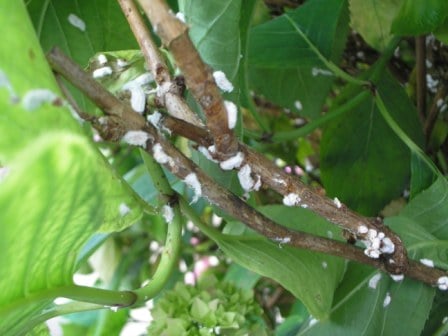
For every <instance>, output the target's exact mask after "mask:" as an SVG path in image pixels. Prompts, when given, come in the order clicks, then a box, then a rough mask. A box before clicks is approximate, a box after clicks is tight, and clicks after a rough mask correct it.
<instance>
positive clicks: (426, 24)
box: [392, 0, 448, 35]
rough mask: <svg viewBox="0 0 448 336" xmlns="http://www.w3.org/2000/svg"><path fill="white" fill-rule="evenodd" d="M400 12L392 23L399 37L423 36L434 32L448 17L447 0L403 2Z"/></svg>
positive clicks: (394, 31)
mask: <svg viewBox="0 0 448 336" xmlns="http://www.w3.org/2000/svg"><path fill="white" fill-rule="evenodd" d="M402 2H403V4H402V5H401V8H400V11H399V13H398V15H397V17H396V18H395V20H394V22H393V23H392V32H393V33H395V34H397V35H423V34H428V33H432V32H434V31H435V30H436V29H437V28H438V27H440V26H441V25H442V23H443V22H444V20H445V19H446V17H447V15H448V1H446V0H425V1H418V0H403V1H402Z"/></svg>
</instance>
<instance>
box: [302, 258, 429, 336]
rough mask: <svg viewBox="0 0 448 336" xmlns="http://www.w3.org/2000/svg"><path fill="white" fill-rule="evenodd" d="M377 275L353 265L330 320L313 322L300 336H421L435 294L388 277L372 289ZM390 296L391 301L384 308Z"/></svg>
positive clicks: (416, 283)
mask: <svg viewBox="0 0 448 336" xmlns="http://www.w3.org/2000/svg"><path fill="white" fill-rule="evenodd" d="M377 274H378V272H376V271H372V269H371V268H369V267H366V266H360V265H353V264H350V267H349V268H348V270H347V272H346V275H345V277H344V280H343V282H342V283H341V286H340V287H339V288H338V290H337V291H336V293H335V299H334V306H333V309H332V311H331V315H330V317H329V318H328V319H324V320H320V321H311V320H310V321H309V323H308V324H306V325H305V326H304V327H303V328H302V330H301V332H300V333H299V334H298V335H316V336H317V335H319V336H327V335H328V336H330V335H331V336H342V335H343V336H351V335H353V336H358V335H372V336H380V335H384V336H385V335H396V333H397V332H399V333H400V334H403V335H415V336H417V335H420V331H421V330H422V328H423V325H424V323H425V320H426V318H427V317H428V313H429V310H430V309H431V304H432V300H433V296H434V291H435V290H434V289H433V288H430V287H428V286H426V285H424V284H422V283H419V282H416V281H413V280H408V279H405V280H404V281H402V282H399V283H396V282H394V281H393V280H392V279H390V278H389V276H388V275H385V274H382V276H381V279H380V281H379V282H378V284H377V287H376V288H371V287H370V286H369V281H370V279H372V277H373V276H375V275H377ZM388 294H389V295H390V298H391V301H390V303H389V305H387V306H386V307H384V302H385V299H386V296H387V295H388ZM310 322H311V323H310ZM313 322H315V323H313Z"/></svg>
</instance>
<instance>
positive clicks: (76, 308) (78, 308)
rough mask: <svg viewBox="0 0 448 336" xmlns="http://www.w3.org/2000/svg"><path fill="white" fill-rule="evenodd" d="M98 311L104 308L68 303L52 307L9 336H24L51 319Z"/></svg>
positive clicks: (88, 304)
mask: <svg viewBox="0 0 448 336" xmlns="http://www.w3.org/2000/svg"><path fill="white" fill-rule="evenodd" d="M98 309H104V306H103V305H98V304H94V303H86V302H69V303H66V304H62V305H54V306H53V307H51V308H50V309H48V310H47V311H45V312H43V313H42V314H40V315H38V316H36V317H35V318H32V319H31V320H30V321H28V322H27V323H26V324H25V325H23V326H21V328H20V330H11V331H10V332H11V335H14V336H21V335H26V334H27V333H28V332H29V331H30V330H32V329H33V328H35V327H37V326H38V325H39V324H41V323H43V322H45V321H47V320H49V319H51V318H53V317H56V316H60V315H67V314H73V313H81V312H85V311H91V310H98Z"/></svg>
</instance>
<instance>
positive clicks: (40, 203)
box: [0, 2, 141, 335]
mask: <svg viewBox="0 0 448 336" xmlns="http://www.w3.org/2000/svg"><path fill="white" fill-rule="evenodd" d="M10 13H14V15H10ZM0 18H1V21H2V24H3V25H4V27H5V29H6V30H5V43H7V45H8V47H7V48H5V47H3V48H2V49H1V53H0V64H1V67H2V68H1V71H2V76H3V77H2V86H1V87H0V108H1V111H2V113H1V114H0V118H1V119H0V120H1V122H0V133H1V134H2V136H1V137H0V160H1V162H0V163H1V166H2V167H3V168H2V169H3V172H5V171H6V176H4V177H3V179H2V180H1V181H0V183H1V188H0V207H1V208H2V211H1V213H0V223H1V226H0V231H1V232H0V244H1V246H2V248H3V251H2V252H3V257H2V258H1V260H0V291H1V293H0V306H1V308H0V316H1V317H0V321H2V322H1V323H0V333H1V334H2V335H7V334H11V335H19V334H21V333H24V332H25V331H27V329H28V328H30V327H31V326H33V323H35V322H36V321H38V320H35V318H37V317H38V315H39V314H41V313H44V311H45V308H46V307H48V305H49V304H51V302H52V300H53V299H54V298H56V297H57V296H58V288H59V287H61V286H66V285H70V284H71V283H72V275H73V272H74V270H75V267H76V261H77V258H78V253H79V251H80V250H81V248H82V246H83V245H84V244H85V243H86V241H87V240H88V239H89V237H90V236H91V235H92V234H94V233H95V232H96V231H117V230H122V229H124V228H125V227H127V226H129V225H130V224H132V223H133V222H135V221H136V220H137V219H138V218H139V217H140V216H141V209H140V206H139V204H138V203H137V202H136V200H135V198H134V197H133V196H132V194H130V193H129V191H128V190H127V187H124V186H123V184H122V183H121V181H120V180H119V178H118V177H117V176H116V175H115V174H114V173H113V172H112V170H111V169H110V167H109V164H108V163H107V162H106V161H105V160H104V158H103V157H102V156H101V155H100V153H99V152H98V151H97V150H96V148H95V147H94V146H93V144H92V143H91V142H90V141H89V140H88V138H87V137H85V136H84V135H83V134H82V130H81V128H80V127H79V125H78V124H77V122H76V121H75V120H74V119H73V117H72V116H71V115H70V112H69V109H68V108H67V107H65V103H64V101H63V99H62V98H61V96H60V93H59V90H58V87H57V85H56V83H55V81H54V78H53V74H52V72H51V70H50V69H49V67H48V64H47V63H46V61H45V58H44V56H43V53H42V51H41V49H40V47H39V45H38V41H37V39H36V36H35V33H34V30H33V28H32V26H31V22H30V21H29V19H28V15H27V13H26V8H25V6H24V4H23V3H22V2H3V3H2V5H1V6H0ZM19 18H20V20H21V21H20V22H21V24H20V25H18V24H16V20H18V19H19ZM4 83H6V85H4ZM42 93H43V95H42ZM30 97H34V100H32V99H30ZM122 205H125V206H126V208H127V209H128V210H126V211H125V212H126V213H124V212H123V206H122ZM120 209H121V211H120ZM33 321H34V322H33Z"/></svg>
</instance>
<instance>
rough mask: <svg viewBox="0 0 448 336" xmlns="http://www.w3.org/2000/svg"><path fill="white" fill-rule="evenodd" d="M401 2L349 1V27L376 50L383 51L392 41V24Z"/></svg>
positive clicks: (379, 0) (377, 0)
mask: <svg viewBox="0 0 448 336" xmlns="http://www.w3.org/2000/svg"><path fill="white" fill-rule="evenodd" d="M402 2H403V1H402V0H349V3H350V6H349V7H350V21H351V26H352V27H353V29H354V30H356V31H357V32H358V33H359V34H361V36H362V37H363V38H364V40H365V41H366V42H367V43H368V44H369V45H371V46H372V47H374V48H375V49H377V50H384V48H385V47H386V46H387V44H388V43H389V42H390V40H391V39H392V37H393V35H392V33H391V27H392V22H393V20H394V19H395V17H396V16H397V14H398V12H399V10H400V6H401V4H402Z"/></svg>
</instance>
